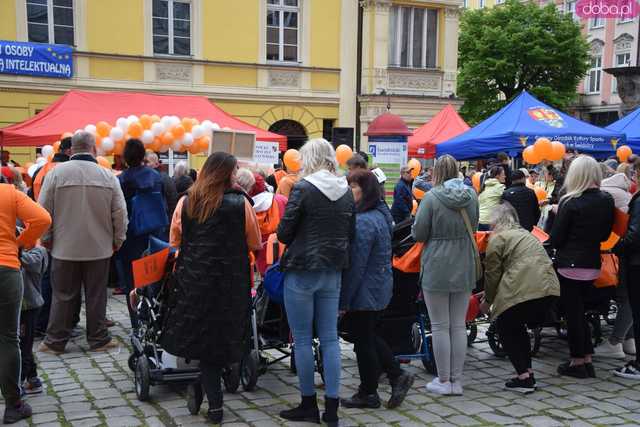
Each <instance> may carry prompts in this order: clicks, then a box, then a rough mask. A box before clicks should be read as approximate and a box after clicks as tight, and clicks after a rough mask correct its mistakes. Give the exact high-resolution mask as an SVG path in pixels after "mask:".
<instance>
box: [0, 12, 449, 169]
mask: <svg viewBox="0 0 640 427" xmlns="http://www.w3.org/2000/svg"><path fill="white" fill-rule="evenodd" d="M459 1H461V0H438V1H431V2H425V1H421V0H406V1H404V0H403V1H391V0H364V1H358V0H108V1H107V0H2V1H0V40H11V41H31V42H44V43H62V44H71V45H73V47H74V53H73V77H72V78H70V79H54V78H41V77H31V76H25V75H11V74H2V73H0V127H4V126H7V125H10V124H13V123H17V122H20V121H23V120H25V119H28V118H30V117H32V116H33V115H35V114H36V113H37V112H38V111H40V110H42V109H44V108H45V107H46V106H48V105H49V104H50V103H51V102H53V101H54V100H56V99H57V98H58V97H60V96H61V95H62V94H64V93H65V92H66V91H68V90H70V89H83V90H95V91H116V90H117V91H142V92H154V93H161V94H180V95H204V96H207V97H208V98H209V99H210V100H211V101H212V102H214V103H215V104H217V105H218V106H220V107H221V108H222V109H224V110H225V111H227V112H228V113H230V114H232V115H234V116H236V117H238V118H240V119H242V120H245V121H247V122H249V123H251V124H253V125H255V126H259V127H261V128H264V129H268V130H272V131H274V132H277V133H282V134H286V135H287V136H288V137H289V142H290V146H292V147H296V146H299V144H301V143H302V142H303V141H304V140H306V139H307V138H314V137H322V136H324V137H328V138H330V137H331V129H332V128H333V127H341V128H351V129H355V134H356V140H357V139H358V138H357V136H358V135H359V134H360V135H362V134H364V133H365V132H366V127H367V125H368V123H369V122H370V121H371V120H372V119H373V118H374V117H375V116H376V115H378V114H379V113H381V112H383V111H384V110H386V105H387V104H388V103H389V99H390V98H393V99H392V101H391V107H392V112H394V113H396V114H400V115H402V116H403V117H405V118H406V119H407V122H408V123H409V125H410V126H411V127H417V126H419V125H421V124H423V123H424V122H426V121H427V120H428V119H429V118H430V117H431V116H433V115H434V114H435V113H437V111H438V110H439V109H440V108H441V107H442V106H443V105H444V104H445V103H446V102H449V99H448V98H449V96H450V95H451V94H453V91H454V89H455V77H456V63H457V30H458V29H457V19H458V12H457V11H458V8H459V6H461V3H460V4H458V2H459ZM400 9H402V10H400ZM403 13H404V14H405V15H403ZM409 13H410V14H412V15H411V17H412V22H413V24H411V25H415V28H414V27H413V26H411V27H410V26H408V25H403V23H404V22H405V20H406V19H407V18H408V16H409V15H406V14H409ZM398 14H400V18H399V17H398V16H399V15H398ZM403 16H404V18H402V17H403ZM407 22H408V21H407ZM418 23H419V24H418ZM398 25H399V27H398ZM392 31H395V33H394V34H395V35H393V34H392V33H391V32H392ZM403 31H404V33H403ZM408 32H410V33H411V39H414V43H413V44H412V45H410V44H407V45H406V46H404V45H402V46H401V44H402V43H403V42H402V41H401V42H400V44H399V43H398V40H397V37H400V39H401V40H402V39H403V37H404V39H405V40H407V41H408V40H409V37H408V36H407V34H408ZM403 34H404V36H403ZM420 38H421V41H420V42H418V39H420ZM392 41H393V42H392ZM419 43H421V44H420V46H418V44H419ZM409 47H412V48H413V51H414V52H415V56H414V58H413V60H410V61H409V62H407V60H406V58H405V56H406V55H405V53H406V50H407V48H409ZM398 49H400V51H398ZM403 49H404V50H403ZM402 52H405V53H402ZM418 57H420V58H418ZM394 58H396V59H398V61H397V62H398V63H393V61H392V59H394ZM403 61H404V62H403ZM150 113H152V112H150ZM362 140H363V147H361V148H363V149H364V148H365V147H364V145H365V144H366V138H364V137H363V139H362ZM34 156H35V150H34V149H26V148H25V149H20V150H14V157H16V160H18V161H20V158H21V157H22V160H23V161H24V160H27V159H29V160H32V159H33V157H34Z"/></svg>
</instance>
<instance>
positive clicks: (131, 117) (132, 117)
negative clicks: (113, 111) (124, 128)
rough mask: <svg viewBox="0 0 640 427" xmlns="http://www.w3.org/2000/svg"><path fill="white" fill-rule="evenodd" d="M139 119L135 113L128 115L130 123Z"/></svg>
mask: <svg viewBox="0 0 640 427" xmlns="http://www.w3.org/2000/svg"><path fill="white" fill-rule="evenodd" d="M138 120H140V119H139V118H138V116H136V115H135V114H132V115H130V116H129V117H127V121H128V122H129V124H131V123H134V122H137V121H138Z"/></svg>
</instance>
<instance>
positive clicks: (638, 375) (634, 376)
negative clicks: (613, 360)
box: [613, 362, 640, 380]
mask: <svg viewBox="0 0 640 427" xmlns="http://www.w3.org/2000/svg"><path fill="white" fill-rule="evenodd" d="M613 375H616V376H618V377H622V378H628V379H631V380H640V371H639V370H638V368H636V365H635V363H633V362H629V363H627V364H626V365H624V367H622V368H618V369H616V370H615V371H613Z"/></svg>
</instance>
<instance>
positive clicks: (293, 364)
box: [289, 347, 298, 374]
mask: <svg viewBox="0 0 640 427" xmlns="http://www.w3.org/2000/svg"><path fill="white" fill-rule="evenodd" d="M289 371H291V373H292V374H297V373H298V369H297V368H296V352H295V349H294V348H293V347H291V354H290V355H289Z"/></svg>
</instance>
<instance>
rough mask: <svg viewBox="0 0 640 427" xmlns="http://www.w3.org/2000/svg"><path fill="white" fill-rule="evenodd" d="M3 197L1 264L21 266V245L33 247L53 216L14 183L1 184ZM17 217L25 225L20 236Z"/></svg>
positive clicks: (0, 204)
mask: <svg viewBox="0 0 640 427" xmlns="http://www.w3.org/2000/svg"><path fill="white" fill-rule="evenodd" d="M0 200H2V203H0V266H3V267H9V268H15V269H19V268H20V260H19V259H18V248H21V247H22V248H32V247H33V246H34V245H35V244H36V242H37V241H38V239H39V238H40V236H42V235H43V234H44V232H45V231H47V228H49V226H50V225H51V216H50V215H49V212H47V211H46V210H45V209H44V208H43V207H41V206H40V205H38V204H37V203H36V202H34V201H33V200H31V199H30V198H29V197H28V196H27V195H26V194H24V193H22V192H20V191H18V190H16V188H15V187H14V186H13V185H9V184H0ZM17 219H19V220H20V221H22V222H23V223H24V226H25V229H24V231H23V232H22V234H20V235H19V236H18V237H16V220H17Z"/></svg>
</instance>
